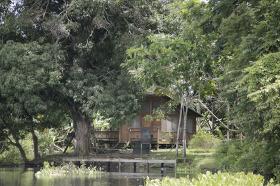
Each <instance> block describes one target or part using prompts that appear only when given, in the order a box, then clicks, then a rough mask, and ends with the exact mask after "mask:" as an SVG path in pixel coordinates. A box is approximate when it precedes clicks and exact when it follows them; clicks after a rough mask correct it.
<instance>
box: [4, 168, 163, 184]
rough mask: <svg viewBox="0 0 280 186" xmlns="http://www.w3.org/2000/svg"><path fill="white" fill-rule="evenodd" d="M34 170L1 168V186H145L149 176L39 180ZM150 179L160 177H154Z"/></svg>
mask: <svg viewBox="0 0 280 186" xmlns="http://www.w3.org/2000/svg"><path fill="white" fill-rule="evenodd" d="M35 172H36V171H35V169H32V168H27V169H24V168H0V186H143V185H144V182H145V177H147V175H141V174H140V175H139V174H138V175H137V174H136V175H135V174H129V173H127V174H126V173H122V174H114V173H109V174H106V175H104V176H101V177H100V178H86V177H76V178H73V177H64V178H47V179H45V178H44V179H37V178H36V177H35ZM150 177H159V178H160V175H158V176H155V175H152V176H150Z"/></svg>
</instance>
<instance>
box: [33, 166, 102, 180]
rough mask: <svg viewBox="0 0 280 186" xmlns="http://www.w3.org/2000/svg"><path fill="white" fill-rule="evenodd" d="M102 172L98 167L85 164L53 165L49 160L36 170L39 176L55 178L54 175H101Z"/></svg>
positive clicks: (95, 176)
mask: <svg viewBox="0 0 280 186" xmlns="http://www.w3.org/2000/svg"><path fill="white" fill-rule="evenodd" d="M101 175H102V172H101V171H100V170H98V169H97V168H96V167H86V166H85V165H84V164H83V165H81V166H80V167H78V166H76V165H74V164H72V163H68V164H63V165H61V166H52V165H50V164H49V163H48V162H44V166H43V168H42V169H41V170H40V171H38V172H36V174H35V176H36V177H37V178H40V179H41V178H51V177H52V178H53V177H67V176H71V177H79V176H86V177H94V178H97V177H100V176H101Z"/></svg>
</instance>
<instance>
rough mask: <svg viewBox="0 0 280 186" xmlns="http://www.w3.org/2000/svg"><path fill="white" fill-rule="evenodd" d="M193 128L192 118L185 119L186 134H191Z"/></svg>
mask: <svg viewBox="0 0 280 186" xmlns="http://www.w3.org/2000/svg"><path fill="white" fill-rule="evenodd" d="M193 127H194V118H192V117H189V118H188V119H187V132H188V133H193Z"/></svg>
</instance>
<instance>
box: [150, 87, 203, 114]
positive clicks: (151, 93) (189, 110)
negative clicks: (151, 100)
mask: <svg viewBox="0 0 280 186" xmlns="http://www.w3.org/2000/svg"><path fill="white" fill-rule="evenodd" d="M145 97H158V98H160V97H162V98H167V99H171V98H170V97H168V96H166V95H157V94H155V93H153V92H146V94H145ZM178 105H179V104H178ZM178 107H179V106H178ZM179 108H180V107H179ZM188 112H189V113H190V114H191V115H193V116H195V117H202V115H201V114H200V113H198V112H196V111H195V110H194V109H192V108H188Z"/></svg>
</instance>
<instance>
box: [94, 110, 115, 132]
mask: <svg viewBox="0 0 280 186" xmlns="http://www.w3.org/2000/svg"><path fill="white" fill-rule="evenodd" d="M110 120H111V119H110V118H105V117H103V116H101V115H100V113H96V114H94V118H93V122H92V123H93V125H94V128H95V129H97V130H102V131H103V130H108V129H110Z"/></svg>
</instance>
